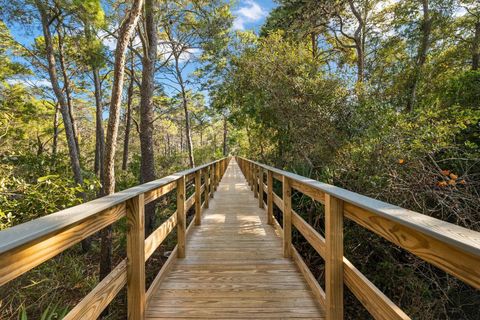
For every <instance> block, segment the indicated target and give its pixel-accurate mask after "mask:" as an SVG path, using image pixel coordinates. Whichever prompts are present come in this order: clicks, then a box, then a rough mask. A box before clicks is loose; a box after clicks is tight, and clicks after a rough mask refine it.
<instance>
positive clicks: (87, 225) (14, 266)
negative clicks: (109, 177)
mask: <svg viewBox="0 0 480 320" xmlns="http://www.w3.org/2000/svg"><path fill="white" fill-rule="evenodd" d="M124 216H125V204H120V205H116V206H115V207H113V208H111V209H106V210H104V211H103V212H101V213H99V214H97V215H94V216H88V217H87V218H86V219H84V220H83V221H80V222H78V223H76V224H75V225H73V226H69V227H66V228H65V229H63V230H60V231H58V232H55V233H54V234H46V235H44V236H42V237H40V238H38V239H35V240H32V241H29V242H26V243H24V244H23V245H21V246H19V247H17V248H15V249H12V250H9V251H7V252H5V253H3V254H1V255H0V286H1V285H3V284H5V283H6V282H8V281H10V280H12V279H15V278H16V277H18V276H20V275H22V274H23V273H25V272H27V271H28V270H30V269H32V268H34V267H36V266H38V265H39V264H41V263H42V262H44V261H47V260H48V259H50V258H53V257H54V256H56V255H57V254H59V253H60V252H63V251H64V250H66V249H68V248H70V247H71V246H73V245H75V244H77V243H79V242H80V241H82V240H83V239H85V238H87V237H89V236H91V235H92V234H94V233H96V232H98V231H100V230H101V229H103V228H105V227H107V226H109V225H110V224H112V223H114V222H115V221H117V220H118V219H120V218H122V217H124Z"/></svg>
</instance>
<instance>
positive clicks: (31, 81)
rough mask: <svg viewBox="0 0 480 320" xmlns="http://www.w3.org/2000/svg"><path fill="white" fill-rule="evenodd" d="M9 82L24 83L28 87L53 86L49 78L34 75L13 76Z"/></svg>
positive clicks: (13, 83) (12, 83)
mask: <svg viewBox="0 0 480 320" xmlns="http://www.w3.org/2000/svg"><path fill="white" fill-rule="evenodd" d="M7 83H8V84H10V85H16V84H23V85H25V86H27V87H49V88H51V87H52V84H51V82H50V81H49V80H47V79H40V78H34V77H27V78H25V77H24V78H12V79H8V80H7Z"/></svg>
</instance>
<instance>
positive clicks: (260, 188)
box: [258, 166, 264, 209]
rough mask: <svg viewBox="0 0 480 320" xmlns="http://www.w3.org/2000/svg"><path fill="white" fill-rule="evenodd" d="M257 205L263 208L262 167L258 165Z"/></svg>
mask: <svg viewBox="0 0 480 320" xmlns="http://www.w3.org/2000/svg"><path fill="white" fill-rule="evenodd" d="M258 207H259V208H260V209H263V208H264V207H263V168H262V167H260V166H258Z"/></svg>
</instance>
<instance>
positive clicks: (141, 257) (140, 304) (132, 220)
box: [126, 194, 145, 320]
mask: <svg viewBox="0 0 480 320" xmlns="http://www.w3.org/2000/svg"><path fill="white" fill-rule="evenodd" d="M126 208H127V230H128V231H127V305H128V319H134V320H141V319H144V318H145V204H144V195H143V194H140V195H138V196H136V197H134V198H132V199H130V200H128V201H127V203H126Z"/></svg>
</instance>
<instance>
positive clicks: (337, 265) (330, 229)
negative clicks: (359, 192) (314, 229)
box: [325, 194, 343, 320]
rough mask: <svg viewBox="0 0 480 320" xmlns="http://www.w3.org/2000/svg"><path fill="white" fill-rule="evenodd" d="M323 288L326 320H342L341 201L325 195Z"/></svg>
mask: <svg viewBox="0 0 480 320" xmlns="http://www.w3.org/2000/svg"><path fill="white" fill-rule="evenodd" d="M325 245H326V256H325V269H326V270H325V287H326V309H327V310H326V311H327V319H328V320H340V319H343V201H342V200H340V199H338V198H335V197H333V196H331V195H329V194H325Z"/></svg>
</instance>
